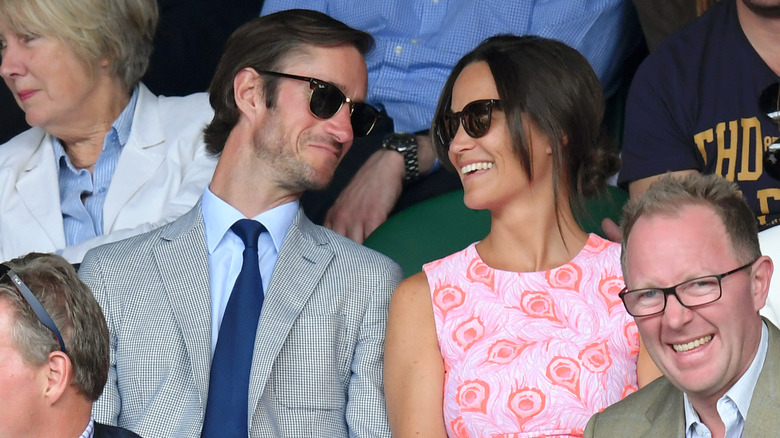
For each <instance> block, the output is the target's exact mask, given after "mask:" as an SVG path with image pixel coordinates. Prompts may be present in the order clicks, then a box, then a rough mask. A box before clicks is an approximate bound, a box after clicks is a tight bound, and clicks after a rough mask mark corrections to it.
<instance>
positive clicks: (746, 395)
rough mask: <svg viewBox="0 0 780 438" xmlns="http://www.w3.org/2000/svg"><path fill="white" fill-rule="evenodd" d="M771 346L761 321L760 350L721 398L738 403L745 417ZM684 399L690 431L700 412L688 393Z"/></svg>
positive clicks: (686, 424) (686, 419)
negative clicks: (695, 407)
mask: <svg viewBox="0 0 780 438" xmlns="http://www.w3.org/2000/svg"><path fill="white" fill-rule="evenodd" d="M768 346H769V330H768V329H767V327H766V323H765V322H763V321H762V322H761V340H760V341H759V343H758V351H757V352H756V356H755V357H754V358H753V362H751V363H750V367H748V369H747V371H745V374H743V375H742V377H740V378H739V380H737V382H736V383H735V384H734V386H732V387H731V388H729V390H728V391H726V393H725V394H723V397H721V398H720V400H723V399H725V398H728V399H730V400H731V401H733V402H734V404H736V405H737V409H738V410H739V413H740V415H742V418H743V419H747V414H748V409H749V408H750V400H751V399H752V398H753V391H754V390H755V388H756V383H757V382H758V376H759V375H760V374H761V370H762V369H763V368H764V360H765V359H766V352H767V348H768ZM683 400H684V402H685V403H684V405H685V430H686V431H689V430H691V428H692V427H693V425H694V424H696V423H700V422H701V420H700V419H699V414H697V413H696V410H695V409H694V408H693V405H692V404H691V401H690V400H689V399H688V394H685V393H683Z"/></svg>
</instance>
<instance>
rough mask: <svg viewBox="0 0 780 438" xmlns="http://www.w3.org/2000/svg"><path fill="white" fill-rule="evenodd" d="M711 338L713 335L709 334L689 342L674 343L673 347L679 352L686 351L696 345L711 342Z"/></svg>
mask: <svg viewBox="0 0 780 438" xmlns="http://www.w3.org/2000/svg"><path fill="white" fill-rule="evenodd" d="M711 340H712V335H707V336H705V337H703V338H699V339H696V340H694V341H691V342H688V343H687V344H672V348H674V351H676V352H678V353H684V352H686V351H689V350H693V349H694V348H696V347H699V346H702V345H704V344H706V343H707V342H710V341H711Z"/></svg>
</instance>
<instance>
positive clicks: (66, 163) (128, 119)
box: [51, 86, 139, 172]
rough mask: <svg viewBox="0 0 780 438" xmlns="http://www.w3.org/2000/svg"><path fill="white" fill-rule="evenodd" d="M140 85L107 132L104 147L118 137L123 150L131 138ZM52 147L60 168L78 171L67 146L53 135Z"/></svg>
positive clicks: (120, 147)
mask: <svg viewBox="0 0 780 438" xmlns="http://www.w3.org/2000/svg"><path fill="white" fill-rule="evenodd" d="M138 94H139V87H138V86H136V87H135V90H133V94H132V95H131V96H130V101H129V102H128V103H127V105H126V106H125V109H123V110H122V112H121V113H119V117H117V119H116V120H114V123H112V124H111V129H109V131H108V132H107V133H106V137H105V138H104V139H103V149H105V148H106V146H107V145H111V144H113V142H111V141H107V139H109V138H113V137H114V136H116V138H117V139H118V140H119V149H120V150H122V149H123V148H124V147H125V145H126V144H127V140H128V139H129V138H130V131H131V130H132V128H133V116H134V115H135V107H136V104H137V103H138ZM51 142H52V147H53V148H54V158H55V159H56V160H57V161H56V162H57V163H58V164H59V166H60V168H68V169H70V170H71V171H72V172H78V170H77V169H76V168H75V167H73V164H72V163H71V162H70V158H69V157H68V154H67V153H65V147H64V146H62V142H60V139H58V138H56V137H52V141H51Z"/></svg>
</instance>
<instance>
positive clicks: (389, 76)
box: [261, 0, 640, 242]
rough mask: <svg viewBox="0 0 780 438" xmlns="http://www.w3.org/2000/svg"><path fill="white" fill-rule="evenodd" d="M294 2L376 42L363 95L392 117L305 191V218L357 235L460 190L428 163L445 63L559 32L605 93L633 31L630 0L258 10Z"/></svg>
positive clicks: (338, 2) (324, 0) (333, 0)
mask: <svg viewBox="0 0 780 438" xmlns="http://www.w3.org/2000/svg"><path fill="white" fill-rule="evenodd" d="M293 8H305V9H314V10H318V11H320V12H324V13H326V14H328V15H330V16H332V17H334V18H336V19H338V20H340V21H343V22H344V23H346V24H347V25H349V26H351V27H354V28H356V29H360V30H363V31H366V32H369V33H370V34H371V35H372V36H373V37H374V39H375V40H376V48H375V49H374V51H372V52H371V53H370V54H368V55H367V56H366V63H367V64H368V77H369V81H368V83H369V90H368V97H367V101H368V103H370V104H372V105H374V106H376V107H379V108H380V109H383V110H384V111H385V113H386V115H387V116H389V117H386V118H385V119H384V124H382V125H380V126H378V128H380V129H375V133H374V134H372V135H371V136H369V137H366V138H365V139H362V140H361V141H359V142H356V143H355V146H356V147H354V148H352V150H351V151H350V153H349V154H348V155H347V156H346V157H345V159H344V160H343V161H342V163H341V164H340V167H339V169H338V170H337V172H336V175H335V176H334V179H333V182H332V183H331V186H330V187H329V189H328V190H327V191H325V192H315V193H308V194H306V195H304V197H303V198H302V204H303V206H304V209H305V210H306V212H307V214H308V216H309V217H310V218H312V220H314V221H315V222H318V223H324V225H325V226H327V227H329V228H332V229H333V230H335V231H337V232H339V233H341V234H344V235H345V236H347V237H350V238H352V239H353V240H355V241H357V242H363V240H364V239H365V238H366V237H367V236H368V235H369V234H371V232H372V231H374V229H376V228H377V227H378V226H379V225H381V224H382V223H383V222H384V221H385V219H387V217H388V216H389V215H390V213H391V212H392V211H394V209H395V211H397V210H400V209H402V208H404V207H406V206H409V205H411V204H414V203H416V202H419V201H421V200H424V199H426V198H428V197H431V196H434V195H437V194H441V193H445V192H448V191H451V190H454V189H457V188H460V182H459V180H458V178H457V176H456V175H454V174H449V173H448V172H444V171H441V170H439V169H438V166H437V165H435V163H434V159H435V157H434V154H433V151H432V149H431V148H430V140H429V138H428V135H427V131H428V128H429V127H430V124H431V117H432V116H433V113H434V110H435V108H436V103H437V102H438V100H439V94H440V92H441V88H442V86H443V85H444V81H445V80H446V78H447V75H448V74H449V72H450V70H451V69H452V66H453V65H455V62H456V61H457V60H458V59H460V57H461V56H463V55H464V54H465V53H467V52H468V51H469V50H471V49H473V48H474V47H476V46H477V44H479V43H480V42H481V41H482V40H484V39H485V38H487V37H489V36H492V35H495V34H500V33H512V34H518V35H523V34H534V35H540V36H544V37H548V38H555V39H559V40H561V41H563V42H565V43H567V44H569V45H570V46H572V47H574V48H576V49H577V50H579V51H580V52H582V53H583V54H584V55H585V57H586V58H588V60H589V61H590V63H591V65H592V66H593V68H594V70H595V71H596V73H597V74H598V76H599V78H600V79H601V83H602V86H603V87H604V89H605V91H606V95H607V96H609V95H611V94H612V93H613V92H614V91H615V90H616V88H617V87H618V86H619V85H620V80H621V73H622V70H621V69H622V64H623V61H624V60H625V58H626V56H627V55H628V54H629V53H631V52H632V50H633V49H634V48H635V47H636V45H637V43H638V41H639V39H640V37H639V26H638V23H637V22H636V18H635V16H634V11H633V7H632V6H631V3H630V2H629V1H627V0H589V1H584V0H579V1H571V0H549V1H545V2H536V1H506V0H392V1H374V2H355V1H351V0H266V1H265V3H264V5H263V10H262V12H261V14H262V15H266V14H270V13H272V12H276V11H279V10H284V9H293ZM390 119H392V120H390Z"/></svg>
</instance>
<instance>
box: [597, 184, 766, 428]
mask: <svg viewBox="0 0 780 438" xmlns="http://www.w3.org/2000/svg"><path fill="white" fill-rule="evenodd" d="M622 231H623V237H624V238H623V253H622V257H621V258H622V265H623V275H624V278H625V282H626V289H624V290H623V292H621V294H620V297H621V299H622V300H623V304H624V305H625V307H626V310H627V311H628V313H630V314H631V315H633V316H634V318H635V320H636V324H637V328H638V329H639V334H640V335H641V337H642V342H643V345H644V346H645V348H647V351H648V352H649V353H650V356H651V357H652V359H653V361H654V362H655V363H656V365H658V368H660V369H661V371H662V372H663V374H664V376H663V377H660V378H658V379H656V380H655V381H653V382H652V383H650V384H649V385H647V386H645V387H644V388H642V389H641V390H639V391H637V392H636V393H634V394H632V395H630V396H628V397H626V398H625V399H624V400H622V401H620V402H618V403H616V404H615V405H613V406H611V407H609V408H607V409H606V410H605V411H604V412H602V413H600V414H596V415H595V416H593V418H591V420H590V422H589V423H588V426H587V428H586V429H585V436H586V437H614V436H626V433H627V431H630V432H628V433H629V434H630V436H632V437H648V438H649V437H672V436H677V437H682V436H684V437H686V438H697V437H716V438H720V437H726V438H738V437H745V438H748V437H769V436H777V431H778V430H780V415H778V410H780V379H778V378H777V376H778V375H780V331H779V330H778V328H777V327H776V326H775V325H774V324H772V323H771V322H770V321H769V320H766V319H762V318H761V316H760V315H759V313H758V312H759V310H760V309H761V308H762V307H763V306H764V302H765V301H766V297H767V293H768V291H769V283H770V280H771V277H772V271H773V265H772V260H771V259H770V258H769V257H767V256H763V255H761V249H760V248H759V244H758V232H757V228H756V222H755V215H754V214H753V212H752V210H751V209H750V207H749V206H748V204H747V203H746V201H745V199H744V197H743V196H742V193H741V192H740V191H739V189H738V187H737V186H736V184H735V183H732V182H729V181H726V180H725V179H723V178H721V177H720V176H717V175H706V176H705V175H690V176H685V177H676V176H672V175H666V176H664V177H662V178H660V179H659V180H658V181H657V182H655V183H653V184H652V185H651V186H650V187H649V189H648V190H647V192H645V194H644V195H642V196H641V197H639V198H638V199H635V200H632V201H630V203H629V204H628V205H627V206H626V209H625V211H624V217H623V223H622Z"/></svg>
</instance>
